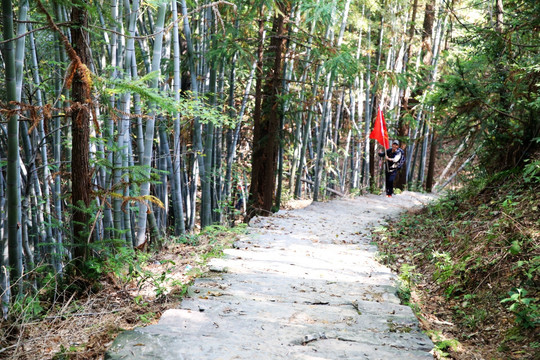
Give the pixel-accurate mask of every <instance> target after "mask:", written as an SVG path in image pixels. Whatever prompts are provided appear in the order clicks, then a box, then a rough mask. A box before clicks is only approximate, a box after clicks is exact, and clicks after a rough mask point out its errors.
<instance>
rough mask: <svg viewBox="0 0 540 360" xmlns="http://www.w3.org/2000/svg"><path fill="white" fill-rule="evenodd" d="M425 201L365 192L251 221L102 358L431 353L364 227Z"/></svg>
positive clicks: (414, 355) (414, 356) (176, 359)
mask: <svg viewBox="0 0 540 360" xmlns="http://www.w3.org/2000/svg"><path fill="white" fill-rule="evenodd" d="M427 200H428V199H427V197H424V196H422V195H419V194H413V193H405V194H402V195H399V196H395V197H393V198H392V199H386V198H382V197H377V196H366V197H360V198H357V199H354V200H335V201H332V202H329V203H316V204H312V205H311V206H309V207H307V208H305V209H301V210H294V211H288V212H279V213H278V214H276V215H275V216H273V217H270V218H257V219H254V221H253V222H252V224H250V225H251V231H250V235H249V236H247V237H246V238H245V239H242V240H241V241H239V242H237V243H236V244H235V246H234V247H233V248H232V249H229V250H227V251H226V253H227V257H226V258H224V259H215V260H213V261H212V264H211V266H212V268H213V269H215V270H216V269H217V270H219V271H217V270H216V271H215V272H214V273H213V274H212V276H210V277H208V278H202V279H198V280H197V281H196V282H195V284H194V286H193V288H192V291H191V294H192V295H191V298H188V299H186V300H185V301H183V303H182V307H181V309H172V310H169V311H167V312H165V313H164V314H163V316H162V318H161V320H160V322H159V324H157V325H151V326H147V327H144V328H137V329H135V330H133V331H126V332H124V333H122V334H120V335H119V336H118V338H117V339H116V340H115V342H114V344H113V345H112V346H111V348H110V349H109V351H108V353H107V355H106V359H111V360H112V359H115V360H116V359H164V360H169V359H171V360H172V359H174V360H194V359H197V360H199V359H215V360H218V359H227V360H229V359H246V360H247V359H250V360H253V359H305V360H314V359H329V360H330V359H370V360H374V359H432V358H433V356H432V355H431V354H430V350H431V349H432V347H433V344H432V343H431V340H430V339H429V338H428V337H427V336H426V335H424V334H423V333H422V332H421V331H420V330H419V327H418V323H417V320H416V318H415V317H414V314H413V313H412V311H411V309H410V308H408V307H406V306H402V305H400V304H399V299H398V298H397V296H396V294H395V292H396V287H395V276H394V275H393V274H392V273H391V272H390V270H389V269H387V268H385V267H384V266H381V265H380V264H379V263H377V262H376V261H375V260H374V256H375V251H376V249H375V247H374V246H372V245H370V244H369V238H370V233H369V231H368V229H369V228H371V227H373V226H374V225H376V224H377V223H380V222H382V221H383V220H382V217H383V216H385V217H386V218H391V217H393V216H395V215H397V214H398V213H399V212H401V211H403V210H404V209H407V208H410V207H411V206H415V205H420V204H421V202H422V201H427Z"/></svg>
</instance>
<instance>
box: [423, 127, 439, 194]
mask: <svg viewBox="0 0 540 360" xmlns="http://www.w3.org/2000/svg"><path fill="white" fill-rule="evenodd" d="M436 155H437V133H436V132H435V130H433V136H432V137H431V147H430V149H429V163H428V172H427V179H426V191H427V192H428V193H430V192H431V191H432V190H433V177H434V174H435V157H436Z"/></svg>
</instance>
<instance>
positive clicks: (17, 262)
mask: <svg viewBox="0 0 540 360" xmlns="http://www.w3.org/2000/svg"><path fill="white" fill-rule="evenodd" d="M2 12H3V16H2V20H3V26H4V39H5V40H9V39H13V37H14V36H13V9H12V5H11V0H2ZM3 50H4V51H3V57H4V62H5V77H6V83H5V84H6V85H5V86H6V90H7V102H8V107H9V109H10V110H12V112H11V113H10V115H9V119H8V132H7V133H8V158H7V160H8V165H7V218H8V220H7V222H8V224H7V225H8V253H9V267H10V279H11V282H12V283H15V281H17V280H18V279H19V278H20V277H21V276H22V273H23V266H22V243H21V227H20V222H21V193H20V181H21V180H20V167H19V166H20V165H19V164H20V163H19V114H18V107H17V106H16V105H14V104H12V103H10V102H11V101H16V100H17V95H16V92H17V90H16V88H17V85H16V79H15V78H16V74H15V73H16V71H15V49H14V42H13V41H9V42H7V43H5V45H4V49H3ZM4 265H8V264H4ZM19 284H21V283H20V282H19ZM18 289H19V291H18V293H19V294H22V286H20V285H19V286H18Z"/></svg>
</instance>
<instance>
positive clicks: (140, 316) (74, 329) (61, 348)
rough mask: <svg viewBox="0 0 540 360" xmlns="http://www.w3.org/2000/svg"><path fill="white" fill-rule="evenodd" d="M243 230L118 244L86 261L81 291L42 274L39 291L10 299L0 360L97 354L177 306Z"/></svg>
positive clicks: (91, 356)
mask: <svg viewBox="0 0 540 360" xmlns="http://www.w3.org/2000/svg"><path fill="white" fill-rule="evenodd" d="M244 232H245V225H241V226H238V227H235V228H232V229H231V228H226V227H223V226H211V227H208V228H206V229H205V230H204V231H203V232H201V233H199V234H196V235H195V234H191V235H185V236H181V237H176V238H170V239H168V241H166V242H165V243H164V244H163V247H162V248H161V249H160V250H159V251H157V250H156V251H149V252H141V251H134V250H133V249H129V248H126V247H118V248H117V249H116V250H115V251H113V252H111V253H108V254H107V256H106V257H102V258H99V259H97V258H96V259H94V260H92V262H91V263H89V264H88V265H89V267H88V268H89V269H90V273H91V274H90V275H89V278H88V279H85V282H90V281H91V282H92V286H89V287H86V288H84V290H83V288H82V287H80V286H74V284H73V283H69V284H65V283H63V280H62V279H59V278H55V277H50V278H48V283H47V286H45V287H43V289H42V291H40V292H38V293H29V295H27V296H25V297H22V298H19V299H17V300H16V301H15V302H14V303H13V304H11V307H10V313H9V316H8V318H7V319H4V320H3V321H2V326H1V328H0V359H2V358H9V359H40V360H46V359H102V358H103V355H104V352H105V351H106V349H107V347H108V346H110V344H111V342H112V340H113V339H114V338H115V337H116V335H117V334H118V333H120V332H121V331H123V330H128V329H132V328H134V327H136V326H144V325H147V324H151V323H154V322H156V321H157V320H158V319H159V318H160V315H161V314H162V313H163V312H164V311H165V310H167V309H168V308H173V307H175V306H177V305H178V303H179V302H180V301H181V300H182V298H183V297H184V296H186V295H187V294H188V290H189V286H190V284H191V282H192V281H193V279H194V278H195V277H197V276H199V275H201V274H203V273H204V272H205V271H206V265H207V263H208V261H209V260H210V259H211V258H214V257H220V256H223V254H224V253H223V250H224V249H225V248H227V247H228V246H229V245H230V244H231V243H232V242H233V241H234V240H236V239H237V238H238V235H239V234H241V233H244ZM74 289H75V290H74Z"/></svg>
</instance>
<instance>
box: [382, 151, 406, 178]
mask: <svg viewBox="0 0 540 360" xmlns="http://www.w3.org/2000/svg"><path fill="white" fill-rule="evenodd" d="M386 155H387V156H388V157H389V158H390V160H388V161H387V163H388V167H387V171H388V172H395V171H397V170H399V169H400V168H401V165H402V164H403V160H404V159H405V153H404V152H403V149H401V148H398V149H397V150H396V151H395V152H393V151H392V148H390V149H386ZM379 156H380V157H384V153H383V152H380V153H379Z"/></svg>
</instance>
